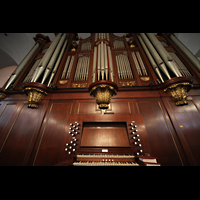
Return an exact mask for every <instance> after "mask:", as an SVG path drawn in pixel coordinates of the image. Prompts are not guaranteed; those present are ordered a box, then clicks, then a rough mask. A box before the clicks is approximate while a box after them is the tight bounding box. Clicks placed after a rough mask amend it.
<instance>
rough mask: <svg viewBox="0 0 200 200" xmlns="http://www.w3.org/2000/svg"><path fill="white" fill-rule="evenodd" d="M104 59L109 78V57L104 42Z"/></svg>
mask: <svg viewBox="0 0 200 200" xmlns="http://www.w3.org/2000/svg"><path fill="white" fill-rule="evenodd" d="M104 60H105V73H106V80H108V58H107V48H106V44H105V43H104Z"/></svg>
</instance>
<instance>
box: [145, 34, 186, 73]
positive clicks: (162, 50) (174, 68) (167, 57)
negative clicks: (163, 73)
mask: <svg viewBox="0 0 200 200" xmlns="http://www.w3.org/2000/svg"><path fill="white" fill-rule="evenodd" d="M146 35H147V36H148V38H149V40H150V41H151V42H152V43H153V45H154V46H155V48H156V50H157V51H158V53H159V54H160V55H161V57H162V59H163V60H164V62H165V63H166V65H167V66H168V67H169V68H170V70H171V71H172V72H173V73H174V74H175V75H176V76H177V77H179V76H182V75H181V73H180V72H179V70H178V68H177V66H176V63H175V62H174V60H173V58H172V57H171V56H170V54H169V53H168V52H167V51H166V50H165V48H164V47H163V45H162V44H161V43H160V41H159V40H158V39H157V38H156V36H155V35H154V34H153V33H146Z"/></svg>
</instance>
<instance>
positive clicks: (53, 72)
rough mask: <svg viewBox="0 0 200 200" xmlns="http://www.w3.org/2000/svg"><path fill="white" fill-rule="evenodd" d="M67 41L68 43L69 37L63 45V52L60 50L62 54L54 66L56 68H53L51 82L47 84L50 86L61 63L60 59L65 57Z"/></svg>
mask: <svg viewBox="0 0 200 200" xmlns="http://www.w3.org/2000/svg"><path fill="white" fill-rule="evenodd" d="M67 43H68V39H67V40H66V41H65V43H64V45H63V47H62V50H61V52H60V54H59V57H58V60H57V61H56V64H55V66H54V68H53V71H52V73H51V76H50V79H49V82H48V85H47V86H48V87H49V86H50V84H51V81H52V80H53V77H54V76H55V74H56V71H57V69H58V66H59V64H60V61H61V59H62V57H63V54H64V51H65V48H66V46H67Z"/></svg>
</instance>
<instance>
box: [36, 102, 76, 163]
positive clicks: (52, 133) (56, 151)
mask: <svg viewBox="0 0 200 200" xmlns="http://www.w3.org/2000/svg"><path fill="white" fill-rule="evenodd" d="M65 102H66V101H65ZM65 102H52V103H51V104H50V105H49V108H48V110H49V112H48V113H47V114H46V116H45V119H44V123H43V125H42V128H41V131H40V136H39V138H38V141H37V144H36V149H35V150H34V154H35V155H34V160H33V165H56V164H57V163H59V162H61V161H63V160H64V159H65V151H64V145H63V143H65V135H66V134H67V133H68V130H69V129H68V130H67V128H68V127H67V126H66V123H67V117H68V115H69V114H71V112H72V105H73V104H72V102H69V103H65ZM68 135H69V134H67V136H68Z"/></svg>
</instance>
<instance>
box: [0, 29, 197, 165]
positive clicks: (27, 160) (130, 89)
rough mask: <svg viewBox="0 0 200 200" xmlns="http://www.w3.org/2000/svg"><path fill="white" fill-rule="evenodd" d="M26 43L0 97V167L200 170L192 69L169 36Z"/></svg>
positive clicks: (59, 37) (59, 36) (63, 37)
mask: <svg viewBox="0 0 200 200" xmlns="http://www.w3.org/2000/svg"><path fill="white" fill-rule="evenodd" d="M35 40H36V43H35V45H34V47H33V48H32V49H31V51H30V52H29V53H28V54H27V56H26V57H25V58H24V60H23V61H22V62H21V63H20V65H19V66H18V68H17V69H16V70H15V72H14V73H13V74H12V75H11V76H10V78H9V80H8V81H7V82H6V83H5V84H4V86H3V88H1V89H0V99H1V102H0V126H1V127H2V128H1V130H2V132H0V165H65V166H139V165H144V166H146V165H148V164H147V163H145V160H144V159H143V158H144V157H145V159H147V160H148V161H150V160H151V159H152V160H154V162H155V159H153V158H152V157H153V156H156V158H158V159H157V160H159V162H160V163H161V164H162V165H173V164H174V165H197V164H199V163H200V161H199V156H197V155H199V153H198V151H199V150H198V148H197V147H199V146H200V141H198V134H199V130H197V129H198V127H199V118H198V117H199V115H198V114H199V109H200V108H199V105H200V104H199V94H200V93H199V88H200V86H199V84H200V74H199V69H200V67H199V62H198V61H196V60H195V58H194V57H193V56H191V54H190V53H189V52H188V51H187V49H185V48H184V50H181V49H180V47H181V44H180V42H178V41H177V38H176V37H175V36H173V34H165V33H163V34H159V35H154V34H151V33H127V34H125V35H123V36H117V35H115V34H113V33H91V35H90V36H89V37H88V38H83V39H82V38H80V37H79V35H78V34H77V33H56V34H55V39H54V40H53V41H50V40H49V39H48V37H45V36H43V35H41V34H38V35H36V38H35ZM190 90H191V93H190ZM90 94H91V96H90ZM113 94H115V96H112V95H113ZM26 95H27V97H26ZM92 95H94V97H93V96H92ZM188 95H189V98H187V96H188ZM26 98H27V100H26ZM95 98H96V102H95ZM27 101H28V102H27ZM96 103H98V105H99V106H98V105H97V104H96ZM187 104H188V105H187ZM27 105H28V106H27ZM100 105H101V106H100ZM179 105H181V107H180V106H179ZM31 108H32V109H31ZM182 113H184V115H181V114H182ZM194 121H195V122H194ZM21 124H22V126H21ZM185 124H187V125H185ZM194 124H195V125H194ZM188 127H191V130H190V129H189V128H188ZM188 134H189V135H190V137H191V135H192V137H193V139H191V138H189V139H188ZM194 138H196V139H194ZM187 139H188V141H187ZM20 145H21V146H20ZM22 147H23V148H22ZM13 152H14V153H13ZM8 155H9V156H8ZM149 155H150V157H151V159H148V158H146V157H148V156H149ZM142 156H143V157H142ZM139 158H140V161H139ZM154 164H155V163H154Z"/></svg>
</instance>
